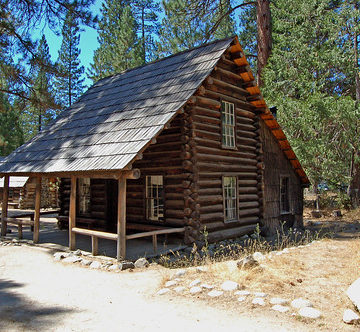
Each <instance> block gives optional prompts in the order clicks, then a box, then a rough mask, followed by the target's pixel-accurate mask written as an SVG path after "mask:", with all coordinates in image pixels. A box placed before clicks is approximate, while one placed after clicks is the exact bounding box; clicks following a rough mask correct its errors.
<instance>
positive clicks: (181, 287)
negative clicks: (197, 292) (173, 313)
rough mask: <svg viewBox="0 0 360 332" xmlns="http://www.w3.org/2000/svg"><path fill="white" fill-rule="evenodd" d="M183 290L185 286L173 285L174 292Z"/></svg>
mask: <svg viewBox="0 0 360 332" xmlns="http://www.w3.org/2000/svg"><path fill="white" fill-rule="evenodd" d="M184 290H185V287H184V286H178V287H175V288H174V291H175V292H176V293H182V292H183V291H184Z"/></svg>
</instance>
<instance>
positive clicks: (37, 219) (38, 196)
mask: <svg viewBox="0 0 360 332" xmlns="http://www.w3.org/2000/svg"><path fill="white" fill-rule="evenodd" d="M40 205H41V177H37V178H36V186H35V213H34V233H33V240H34V243H38V242H39V230H40Z"/></svg>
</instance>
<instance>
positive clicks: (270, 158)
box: [260, 121, 303, 232]
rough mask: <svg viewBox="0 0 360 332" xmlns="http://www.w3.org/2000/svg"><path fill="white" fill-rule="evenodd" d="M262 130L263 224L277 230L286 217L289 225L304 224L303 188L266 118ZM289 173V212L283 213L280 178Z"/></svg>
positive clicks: (262, 123)
mask: <svg viewBox="0 0 360 332" xmlns="http://www.w3.org/2000/svg"><path fill="white" fill-rule="evenodd" d="M260 134H261V140H262V142H263V149H264V165H265V169H264V178H263V179H264V224H265V225H266V226H267V227H268V228H269V229H270V231H272V232H274V231H275V229H276V228H278V227H279V226H280V222H281V221H285V222H286V223H287V225H288V226H301V225H302V215H303V188H302V185H301V180H300V178H299V177H298V176H297V175H296V173H295V172H294V169H293V167H292V166H291V164H290V162H289V160H288V159H287V158H286V157H285V155H284V153H283V152H282V151H281V149H280V147H279V145H278V143H277V142H276V139H275V138H274V136H273V135H272V134H271V132H270V130H269V128H268V127H267V126H266V125H265V123H264V122H263V121H261V122H260ZM281 176H288V177H289V203H290V213H286V214H281V213H280V178H281Z"/></svg>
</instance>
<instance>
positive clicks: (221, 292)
mask: <svg viewBox="0 0 360 332" xmlns="http://www.w3.org/2000/svg"><path fill="white" fill-rule="evenodd" d="M223 294H224V292H223V291H218V290H215V289H214V290H212V291H211V292H209V293H208V295H209V296H210V297H218V296H221V295H223Z"/></svg>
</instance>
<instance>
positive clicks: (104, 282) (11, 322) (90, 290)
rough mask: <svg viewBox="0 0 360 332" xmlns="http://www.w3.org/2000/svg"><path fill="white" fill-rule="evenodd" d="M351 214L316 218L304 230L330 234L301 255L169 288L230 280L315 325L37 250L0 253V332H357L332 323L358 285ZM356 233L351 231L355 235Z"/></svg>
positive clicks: (359, 257) (216, 270) (214, 272)
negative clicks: (311, 313) (309, 310)
mask: <svg viewBox="0 0 360 332" xmlns="http://www.w3.org/2000/svg"><path fill="white" fill-rule="evenodd" d="M357 220H358V219H357V215H356V214H355V215H349V216H344V217H343V218H337V219H331V218H329V217H327V218H323V219H321V220H320V221H319V220H318V221H316V222H313V223H311V225H310V223H309V226H308V227H311V228H313V229H315V230H320V229H322V230H324V231H325V232H328V233H332V237H333V238H332V239H323V240H320V241H316V242H314V243H312V244H311V245H310V246H306V247H302V248H296V249H293V250H290V252H289V253H286V254H283V255H281V256H277V255H275V254H274V255H273V258H271V259H267V260H266V261H264V263H263V264H262V265H263V267H262V268H261V269H255V270H251V271H241V270H239V269H237V268H236V262H235V261H226V262H221V263H210V264H208V265H207V266H206V269H207V272H197V270H196V268H189V269H188V271H187V273H186V275H185V276H184V277H183V278H181V280H180V281H179V284H178V285H184V286H187V289H188V285H189V283H190V282H191V281H192V280H194V279H196V278H200V279H201V281H202V282H206V283H209V284H213V285H214V286H215V287H216V288H217V289H219V286H220V284H221V283H222V281H224V280H228V279H230V280H233V281H236V282H238V283H239V284H240V286H241V287H242V288H244V289H247V290H250V291H262V292H266V293H268V294H269V297H270V296H272V297H283V298H286V299H289V300H292V299H294V298H296V297H302V298H306V299H308V300H310V301H311V302H312V303H313V304H314V307H316V308H317V309H319V310H320V311H321V312H322V314H323V316H322V318H320V319H318V320H305V319H301V318H300V317H299V316H298V315H294V316H292V315H291V313H292V312H290V313H285V314H283V313H278V312H275V311H273V310H271V309H270V306H269V305H267V306H266V307H262V308H260V307H254V306H253V305H251V302H243V303H240V302H238V301H237V297H236V296H233V295H227V296H223V297H220V298H216V299H210V298H209V297H208V296H207V295H206V293H207V292H203V293H201V294H200V295H199V294H198V295H191V294H189V292H188V291H186V292H184V294H182V295H179V294H176V293H175V292H174V291H170V292H169V293H168V294H166V295H163V296H160V295H157V294H156V292H157V291H158V290H159V289H160V288H162V287H163V286H164V283H165V282H166V281H167V280H170V279H171V277H172V276H173V275H174V273H175V272H176V270H169V269H166V268H164V267H161V266H159V265H153V266H150V267H149V268H147V269H144V270H134V272H129V271H123V272H120V273H115V272H109V271H99V270H92V269H89V268H87V267H82V266H79V265H75V264H72V265H70V264H65V263H62V262H57V261H55V260H54V258H53V256H52V254H53V251H52V250H50V249H46V248H39V247H30V246H26V245H22V246H6V247H3V246H0V331H120V330H121V331H139V330H141V329H143V330H146V331H165V330H166V331H168V330H169V329H170V330H171V331H184V330H188V331H193V330H197V331H225V330H226V331H235V330H236V331H319V330H320V331H359V330H360V327H359V326H350V325H346V324H344V323H343V322H342V315H343V311H344V309H347V308H353V306H352V304H351V303H350V301H349V299H348V298H347V296H346V294H345V291H346V289H347V288H348V286H349V285H350V284H351V283H352V282H353V281H354V280H355V279H357V278H358V277H360V224H358V223H357ZM357 226H359V227H357Z"/></svg>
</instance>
